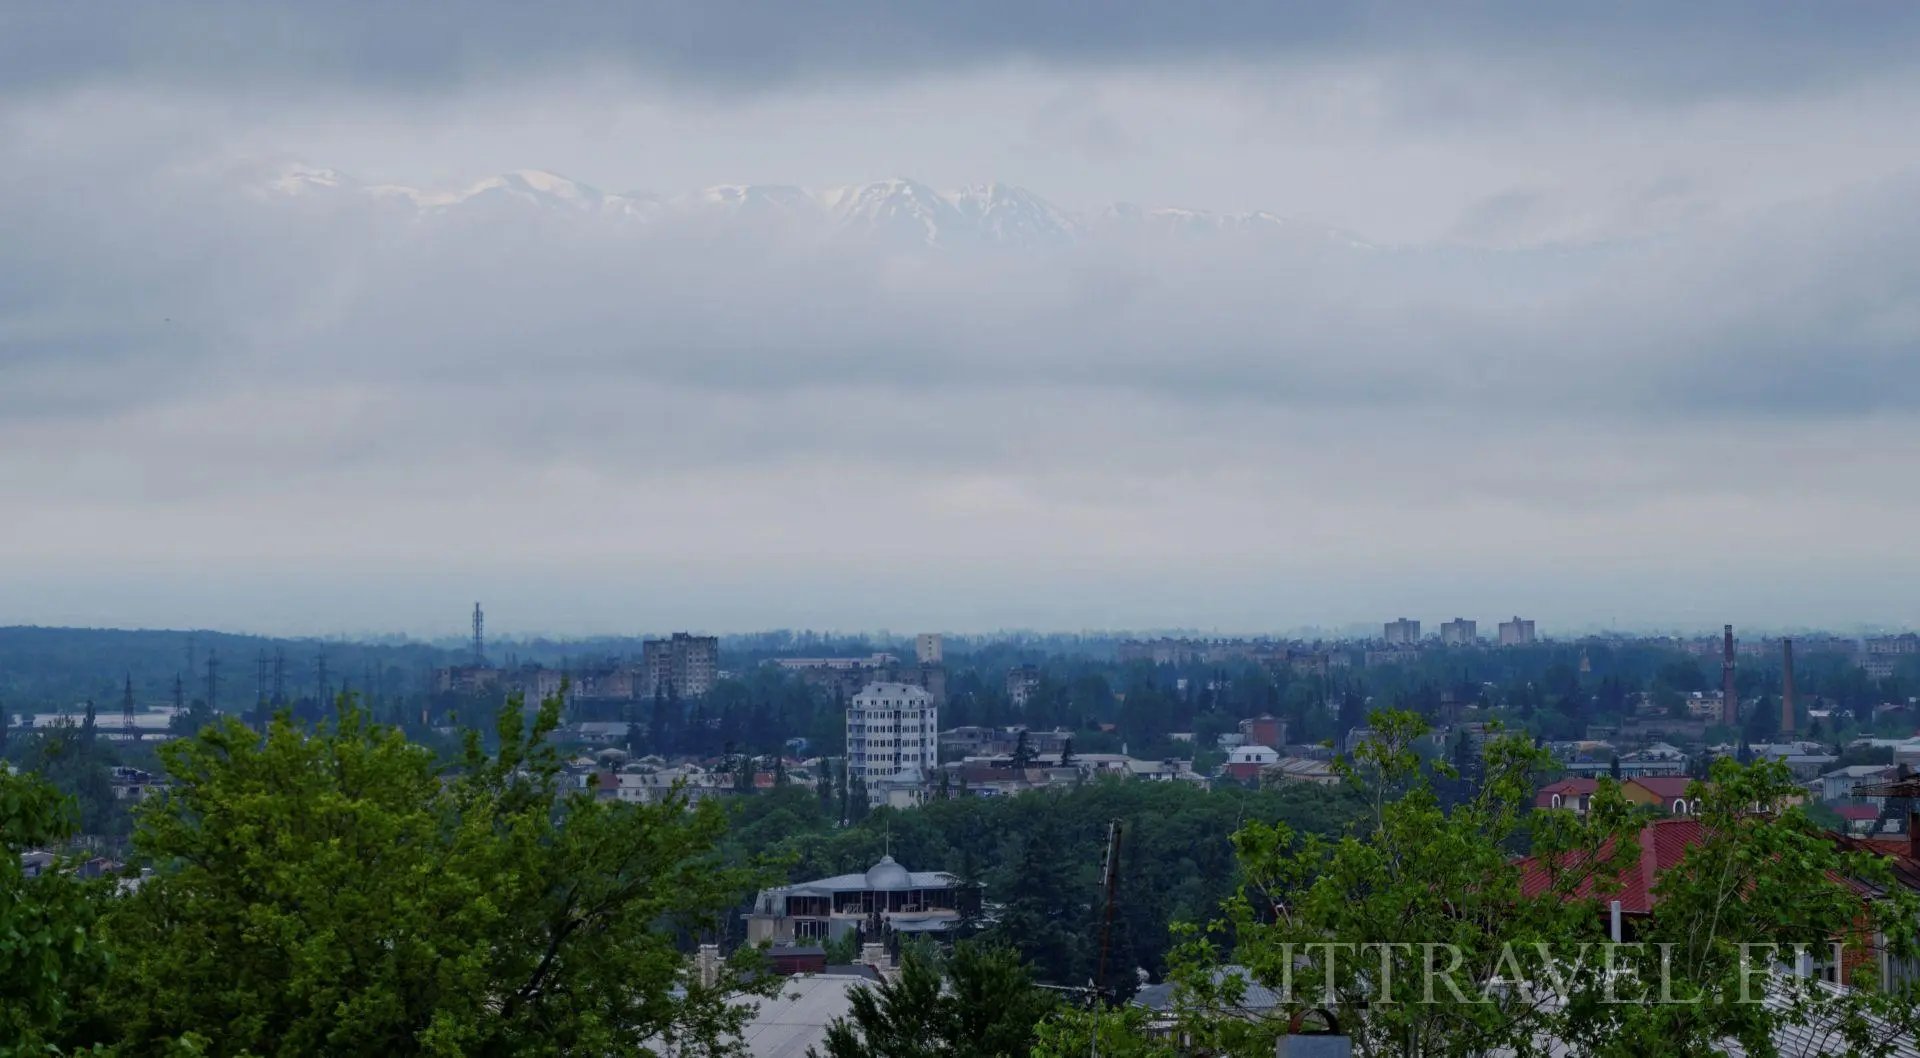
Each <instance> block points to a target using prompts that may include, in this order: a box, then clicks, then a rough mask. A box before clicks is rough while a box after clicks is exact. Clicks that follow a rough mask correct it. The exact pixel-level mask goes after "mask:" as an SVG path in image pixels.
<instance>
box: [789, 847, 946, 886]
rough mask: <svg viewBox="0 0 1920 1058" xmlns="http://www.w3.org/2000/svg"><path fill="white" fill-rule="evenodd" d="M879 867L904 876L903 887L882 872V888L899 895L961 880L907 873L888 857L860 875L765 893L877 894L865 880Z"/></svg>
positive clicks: (938, 874) (940, 873) (939, 874)
mask: <svg viewBox="0 0 1920 1058" xmlns="http://www.w3.org/2000/svg"><path fill="white" fill-rule="evenodd" d="M882 866H891V867H893V868H895V869H896V870H898V871H899V872H900V874H902V875H905V876H906V883H905V884H900V882H899V881H898V878H899V876H898V875H895V874H894V873H893V872H892V871H887V872H884V874H885V879H884V880H886V881H888V882H889V884H887V885H886V886H885V887H884V890H885V891H899V890H902V889H953V888H957V887H958V886H959V885H960V879H959V878H958V877H957V876H955V875H951V874H948V873H947V872H945V871H909V870H907V869H906V868H904V867H901V866H900V865H899V864H897V863H894V861H893V857H891V856H887V857H884V858H882V859H881V861H880V862H879V863H876V864H874V865H873V867H872V868H869V869H868V870H866V871H862V872H860V873H859V874H836V875H834V876H833V877H831V878H818V879H815V880H813V881H811V882H795V883H794V884H792V885H783V886H777V887H775V888H772V889H768V890H766V891H767V892H768V893H785V894H787V895H789V896H825V895H827V894H830V893H865V892H873V891H879V890H876V889H875V887H874V886H873V885H871V884H869V882H868V876H869V875H871V874H872V873H873V872H874V871H876V870H879V869H880V868H881V867H882Z"/></svg>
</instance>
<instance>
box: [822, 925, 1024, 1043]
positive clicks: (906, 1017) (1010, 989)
mask: <svg viewBox="0 0 1920 1058" xmlns="http://www.w3.org/2000/svg"><path fill="white" fill-rule="evenodd" d="M903 955H904V959H903V960H902V963H901V968H900V971H901V972H900V975H899V976H898V977H897V978H895V979H893V980H888V981H882V982H880V983H879V984H877V985H875V986H873V987H871V988H863V989H860V990H857V991H855V992H854V993H853V994H852V996H851V997H850V998H851V1001H852V1002H851V1010H850V1011H849V1012H848V1014H847V1016H846V1017H844V1018H840V1019H837V1020H836V1021H835V1022H834V1023H833V1024H832V1025H830V1026H828V1028H827V1038H826V1042H825V1045H824V1047H825V1049H824V1053H822V1052H820V1051H818V1050H816V1051H810V1052H809V1054H810V1056H811V1058H1023V1056H1025V1055H1026V1054H1027V1053H1028V1052H1029V1051H1030V1050H1031V1048H1032V1046H1033V1043H1034V1037H1035V1032H1036V1028H1037V1026H1039V1025H1040V1023H1041V1022H1043V1021H1045V1020H1046V1019H1047V1018H1048V1016H1049V1015H1051V1014H1052V1013H1053V1011H1054V1010H1055V1009H1056V1008H1057V1007H1058V1006H1059V1001H1058V1000H1057V999H1056V998H1055V997H1054V996H1053V995H1052V994H1051V993H1048V992H1046V991H1044V990H1042V989H1040V988H1037V987H1035V986H1034V983H1033V978H1032V976H1031V975H1030V974H1029V972H1028V970H1027V968H1026V967H1025V966H1023V965H1022V964H1021V962H1020V959H1019V956H1017V955H1015V954H1014V953H1013V952H1011V951H1009V950H1007V949H1005V948H994V947H981V946H978V945H975V944H970V943H967V942H965V941H962V942H960V943H959V944H956V945H955V946H954V948H953V951H952V953H951V954H949V955H947V956H946V957H944V958H942V957H940V956H939V955H937V954H936V953H934V952H932V951H930V950H927V949H925V948H921V947H918V946H909V947H908V948H906V950H905V951H904V952H903Z"/></svg>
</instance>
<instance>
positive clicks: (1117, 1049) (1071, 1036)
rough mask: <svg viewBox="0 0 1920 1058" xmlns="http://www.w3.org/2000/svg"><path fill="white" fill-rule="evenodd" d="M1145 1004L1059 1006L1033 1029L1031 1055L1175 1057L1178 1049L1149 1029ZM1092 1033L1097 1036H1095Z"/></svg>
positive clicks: (1035, 1057)
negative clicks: (1156, 1036)
mask: <svg viewBox="0 0 1920 1058" xmlns="http://www.w3.org/2000/svg"><path fill="white" fill-rule="evenodd" d="M1151 1020H1152V1013H1151V1012H1150V1011H1148V1010H1147V1009H1146V1008H1145V1007H1139V1006H1133V1005H1127V1006H1122V1007H1107V1006H1102V1007H1098V1008H1096V1009H1093V1010H1085V1009H1080V1008H1077V1007H1063V1008H1061V1009H1059V1010H1057V1011H1055V1012H1054V1013H1053V1015H1052V1016H1051V1017H1049V1018H1047V1020H1045V1021H1043V1022H1041V1023H1040V1025H1039V1027H1038V1028H1037V1029H1036V1030H1035V1035H1036V1037H1037V1039H1036V1040H1035V1041H1034V1045H1033V1052H1032V1053H1033V1058H1082V1056H1083V1055H1089V1054H1098V1055H1101V1056H1103V1058H1178V1056H1179V1054H1180V1052H1179V1051H1178V1050H1177V1049H1176V1048H1175V1047H1174V1046H1173V1045H1172V1044H1171V1043H1167V1042H1165V1041H1163V1040H1156V1039H1154V1038H1153V1036H1152V1034H1151V1032H1150V1026H1149V1024H1148V1023H1149V1022H1150V1021H1151ZM1096 1036H1097V1037H1098V1038H1097V1039H1096Z"/></svg>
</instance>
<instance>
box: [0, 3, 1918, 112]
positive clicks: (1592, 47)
mask: <svg viewBox="0 0 1920 1058" xmlns="http://www.w3.org/2000/svg"><path fill="white" fill-rule="evenodd" d="M1917 43H1920V12H1916V11H1915V9H1914V8H1913V6H1912V5H1910V4H1902V3H1897V2H1891V0H1873V2H1868V3H1860V4H1847V5H1840V6H1832V5H1828V6H1819V5H1807V4H1796V3H1789V2H1786V0H1760V2H1751V0H1750V2H1731V0H1702V2H1697V3H1688V4H1667V3H1646V2H1632V3H1622V4H1551V5H1542V4H1533V3H1522V2H1518V0H1483V2H1477V3H1469V4H1462V5H1434V4H1426V3H1418V2H1412V0H1370V2H1362V3H1355V4H1318V3H1307V2H1300V0H1278V2H1260V0H1188V2H1184V3H1163V4H1155V3H1127V4H1110V5H1088V4H1084V3H1078V2H1068V0H1018V2H1012V0H985V2H981V3H970V4H942V3H932V2H925V0H909V2H904V3H903V2H893V0H797V2H769V0H725V2H707V3H689V2H682V0H674V2H665V3H662V2H644V0H643V2H636V3H614V2H610V0H554V2H550V3H543V4H513V3H499V2H487V3H454V2H451V0H420V2H416V3H408V4H389V3H375V2H370V0H340V2H337V3H325V4H316V3H304V2H299V0H266V2H245V0H187V2H184V3H178V2H161V0H108V2H104V3H97V4H31V3H26V4H15V5H11V6H10V8H9V9H8V11H7V12H5V13H0V88H3V89H5V90H11V91H15V92H18V91H32V90H38V89H46V88H55V87H60V86H71V85H75V84H84V83H87V82H89V81H92V80H95V79H99V78H103V77H105V78H121V77H131V78H134V79H137V80H148V81H153V80H157V81H161V82H165V83H171V84H176V85H197V86H202V87H220V86H231V85H237V84H252V85H256V86H257V85H262V84H273V85H278V86H281V87H282V88H287V89H294V88H297V87H299V86H301V85H314V84H319V85H328V86H340V85H346V86H352V87H355V88H361V87H372V88H377V89H420V88H445V87H450V86H457V85H464V84H472V83H476V82H484V81H487V80H490V79H496V78H499V77H502V76H511V75H515V74H519V73H524V72H527V71H529V70H536V71H538V70H550V69H553V68H571V67H573V66H575V65H576V64H580V63H595V64H603V65H607V66H613V67H622V68H628V69H631V70H635V71H638V72H641V73H649V74H659V75H664V76H667V77H671V78H673V79H676V80H682V81H686V82H689V83H692V84H698V85H703V86H707V87H711V88H718V89H722V90H733V89H739V88H758V87H765V86H770V85H778V84H782V83H787V82H791V81H793V80H795V79H799V78H820V77H847V76H854V77H858V76H863V75H867V74H872V73H882V74H890V75H900V74H908V73H924V72H925V71H926V70H928V69H929V68H931V67H938V66H943V65H960V66H965V65H971V64H978V63H993V62H1000V61H1004V60H1008V59H1033V60H1039V61H1067V62H1084V63H1118V64H1128V63H1139V62H1161V61H1183V60H1192V59H1220V58H1225V59H1242V60H1249V61H1256V62H1264V61H1271V60H1275V59H1288V58H1299V57H1310V58H1316V59H1320V58H1326V57H1348V58H1351V57H1354V56H1363V55H1376V56H1396V55H1399V56H1404V55H1410V54H1411V55H1420V56H1425V57H1429V58H1431V57H1436V56H1452V57H1456V58H1466V57H1472V58H1474V59H1481V60H1484V59H1489V58H1497V59H1499V60H1501V61H1506V62H1513V63H1516V64H1518V65H1519V66H1521V67H1523V68H1526V69H1530V70H1532V71H1533V72H1535V73H1536V74H1539V75H1542V76H1545V77H1547V78H1548V79H1549V80H1552V81H1559V82H1564V83H1567V84H1569V85H1572V86H1578V87H1580V88H1582V89H1586V90H1592V89H1594V88H1607V89H1611V90H1616V91H1624V92H1628V93H1633V94H1640V93H1660V94H1665V93H1673V92H1679V93H1685V94H1695V93H1703V94H1714V93H1718V92H1725V91H1754V90H1757V91H1767V90H1772V89H1778V88H1781V87H1783V86H1788V85H1803V84H1807V83H1817V82H1821V81H1826V80H1830V79H1836V78H1838V79H1849V78H1852V77H1856V76H1859V75H1860V74H1861V73H1863V72H1866V71H1871V70H1884V69H1887V68H1904V67H1905V66H1906V65H1907V63H1908V62H1910V59H1911V56H1912V54H1913V52H1914V48H1915V45H1916V44H1917Z"/></svg>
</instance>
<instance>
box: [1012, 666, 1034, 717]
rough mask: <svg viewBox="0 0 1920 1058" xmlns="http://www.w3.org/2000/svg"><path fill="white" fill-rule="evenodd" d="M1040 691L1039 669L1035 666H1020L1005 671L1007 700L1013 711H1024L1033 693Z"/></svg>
mask: <svg viewBox="0 0 1920 1058" xmlns="http://www.w3.org/2000/svg"><path fill="white" fill-rule="evenodd" d="M1039 689H1040V668H1039V666H1037V665H1021V666H1020V667H1018V668H1014V669H1008V670H1007V700H1008V701H1010V702H1012V703H1013V707H1014V708H1015V709H1025V708H1026V707H1027V703H1028V702H1030V701H1032V700H1033V692H1034V691H1037V690H1039Z"/></svg>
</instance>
